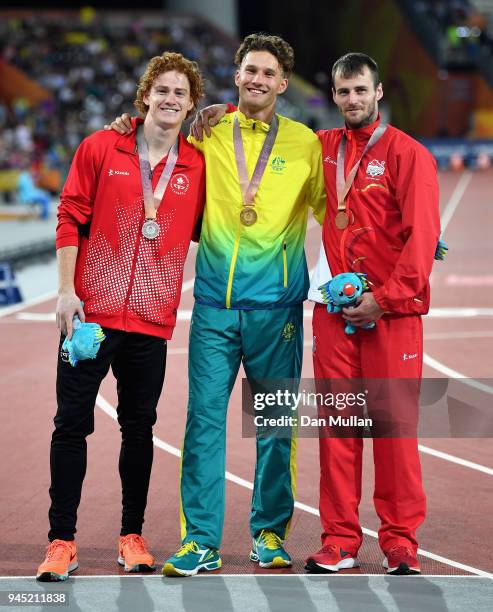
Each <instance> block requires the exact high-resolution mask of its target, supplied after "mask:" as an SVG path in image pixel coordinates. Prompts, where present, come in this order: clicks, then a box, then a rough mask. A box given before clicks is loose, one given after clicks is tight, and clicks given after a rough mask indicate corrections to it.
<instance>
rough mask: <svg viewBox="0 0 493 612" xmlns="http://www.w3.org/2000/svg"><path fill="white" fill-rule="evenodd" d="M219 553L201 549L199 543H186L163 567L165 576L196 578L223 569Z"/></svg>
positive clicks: (209, 549) (210, 549)
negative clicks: (196, 575)
mask: <svg viewBox="0 0 493 612" xmlns="http://www.w3.org/2000/svg"><path fill="white" fill-rule="evenodd" d="M221 565H222V561H221V557H220V556H219V552H218V551H217V550H214V549H212V548H200V546H199V544H198V543H197V542H194V541H191V542H186V543H185V544H183V546H182V547H181V548H180V550H179V551H178V552H177V553H176V555H173V556H172V557H170V558H169V559H168V560H167V561H166V562H165V564H164V565H163V570H162V571H163V574H164V575H165V576H195V574H197V573H198V572H206V571H207V572H208V571H211V570H217V569H219V568H220V567H221Z"/></svg>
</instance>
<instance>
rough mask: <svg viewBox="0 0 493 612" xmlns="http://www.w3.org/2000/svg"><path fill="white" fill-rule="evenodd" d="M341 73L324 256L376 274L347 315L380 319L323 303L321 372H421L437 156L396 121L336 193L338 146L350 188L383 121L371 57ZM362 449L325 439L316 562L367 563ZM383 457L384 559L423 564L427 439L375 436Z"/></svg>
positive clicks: (378, 472)
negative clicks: (348, 328)
mask: <svg viewBox="0 0 493 612" xmlns="http://www.w3.org/2000/svg"><path fill="white" fill-rule="evenodd" d="M332 79H333V99H334V102H335V103H336V104H337V106H338V107H339V110H340V111H341V113H342V115H343V117H344V120H345V127H344V128H342V129H337V130H327V131H321V132H319V137H320V140H321V142H322V147H323V163H324V171H325V185H326V189H327V201H328V206H327V212H326V216H325V222H324V227H323V238H322V240H323V247H324V249H323V251H324V252H322V257H323V256H324V255H325V257H326V259H327V262H328V265H329V267H330V272H331V273H332V275H334V276H335V275H336V274H338V273H340V272H350V271H354V272H363V273H365V274H367V275H368V276H367V279H368V282H369V285H370V288H371V292H368V293H364V294H363V296H362V299H361V302H360V304H359V305H358V306H357V307H356V308H354V309H352V310H349V309H344V310H343V313H344V314H343V317H344V319H346V320H347V321H349V322H351V323H352V324H353V325H356V326H362V325H365V324H367V323H371V322H377V321H378V323H377V324H376V327H375V328H374V329H371V330H363V329H360V330H358V331H357V332H356V333H355V334H353V335H347V334H346V333H345V332H344V324H343V321H342V320H341V317H340V316H339V315H337V314H329V313H328V312H327V309H326V306H325V305H324V304H321V303H320V304H316V305H315V309H314V314H313V336H314V338H313V341H314V370H315V377H316V378H317V379H331V378H332V379H334V378H345V379H348V378H357V379H358V378H365V379H371V378H381V379H390V378H408V379H420V378H421V373H422V358H423V340H422V323H421V316H420V315H422V314H425V313H426V312H427V311H428V308H429V299H430V290H429V282H428V278H429V275H430V272H431V267H432V263H433V257H434V253H435V247H436V245H437V241H438V238H439V233H440V220H439V209H438V185H437V176H436V164H435V162H434V160H433V158H432V156H431V154H430V153H429V152H428V151H427V150H426V149H425V148H424V147H423V146H421V145H420V144H419V143H418V142H416V141H415V140H413V139H412V138H410V137H409V136H407V135H406V134H404V133H403V132H401V131H400V130H398V129H396V128H394V127H392V126H387V128H386V130H385V131H384V132H383V134H382V135H380V138H379V139H378V140H377V141H376V142H375V144H373V146H371V148H370V149H369V150H367V151H366V153H365V154H364V156H363V158H362V159H361V163H360V165H359V168H358V170H357V172H356V174H355V178H354V182H353V184H352V186H351V187H350V188H349V191H348V194H347V196H346V198H345V199H343V198H341V193H340V194H339V198H338V193H337V191H338V190H337V187H336V184H337V180H336V174H337V163H338V161H337V160H338V151H339V145H340V143H341V140H343V138H344V139H345V146H344V142H343V145H342V148H341V151H340V154H339V159H341V158H342V153H344V177H342V178H343V181H342V184H341V187H340V188H339V191H340V192H342V186H343V185H344V179H347V178H348V175H349V173H350V170H351V169H352V168H353V166H354V165H355V163H356V162H357V161H358V160H359V159H360V158H361V156H362V155H363V153H364V151H365V147H366V145H367V143H368V141H369V139H370V137H371V136H372V134H373V133H374V132H375V130H376V129H377V127H378V126H380V125H381V124H382V122H381V119H380V116H379V114H378V101H379V100H380V99H381V98H382V95H383V90H382V85H381V83H380V80H379V76H378V67H377V65H376V63H375V62H374V61H373V60H372V59H371V58H370V57H368V56H367V55H364V54H359V53H350V54H347V55H345V56H343V57H342V58H340V59H339V60H338V61H337V62H336V63H335V64H334V67H333V71H332ZM380 131H381V130H380ZM380 131H379V132H377V133H376V134H375V136H376V135H377V134H380ZM374 138H375V137H374ZM370 144H372V143H370ZM340 163H341V162H340ZM339 182H341V181H339ZM339 202H340V204H339ZM312 296H313V292H312ZM368 408H369V410H370V409H371V406H369V407H368ZM411 409H412V408H411ZM362 450H363V439H362V438H345V437H333V438H330V437H323V435H321V436H320V469H321V478H320V518H321V521H322V527H323V534H322V549H321V550H320V551H319V552H318V553H316V554H314V555H312V556H311V557H309V558H308V560H307V565H306V568H307V570H309V571H312V572H336V571H338V570H339V569H343V568H350V567H355V566H356V565H357V564H358V563H357V560H356V555H357V553H358V549H359V547H360V545H361V542H362V531H361V527H360V524H359V519H358V506H359V502H360V498H361V464H362ZM373 455H374V463H375V492H374V503H375V509H376V511H377V513H378V515H379V517H380V520H381V527H380V530H379V543H380V547H381V549H382V551H383V553H384V555H385V560H384V567H386V568H387V571H388V572H389V573H394V574H409V573H418V572H419V563H418V560H417V558H416V552H417V548H418V544H417V541H416V529H417V528H418V527H419V525H420V524H421V523H422V522H423V520H424V517H425V495H424V492H423V488H422V481H421V467H420V462H419V456H418V448H417V440H416V438H414V437H409V438H404V437H400V438H399V437H394V438H391V437H387V438H385V437H375V438H374V439H373Z"/></svg>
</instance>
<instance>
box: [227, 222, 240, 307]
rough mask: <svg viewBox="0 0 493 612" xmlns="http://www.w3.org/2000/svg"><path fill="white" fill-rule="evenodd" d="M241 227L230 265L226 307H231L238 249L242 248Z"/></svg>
mask: <svg viewBox="0 0 493 612" xmlns="http://www.w3.org/2000/svg"><path fill="white" fill-rule="evenodd" d="M240 231H241V230H240V227H239V224H238V228H237V230H236V239H235V245H234V247H233V255H232V257H231V264H230V266H229V276H228V285H227V287H226V308H231V292H232V291H233V276H234V273H235V266H236V260H237V259H238V251H239V249H240Z"/></svg>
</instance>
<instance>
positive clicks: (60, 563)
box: [36, 540, 79, 582]
mask: <svg viewBox="0 0 493 612" xmlns="http://www.w3.org/2000/svg"><path fill="white" fill-rule="evenodd" d="M78 567H79V563H78V562H77V546H76V545H75V541H74V540H70V541H68V540H53V542H51V543H50V544H48V546H47V547H46V557H45V560H44V561H43V563H41V565H40V566H39V567H38V573H37V574H36V580H39V581H40V582H58V581H60V580H67V578H68V576H69V574H70V572H73V571H74V570H76V569H77V568H78Z"/></svg>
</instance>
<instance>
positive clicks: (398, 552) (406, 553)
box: [383, 546, 421, 576]
mask: <svg viewBox="0 0 493 612" xmlns="http://www.w3.org/2000/svg"><path fill="white" fill-rule="evenodd" d="M383 566H384V568H385V569H386V570H387V574H394V575H396V576H410V575H412V574H421V569H420V567H419V561H418V559H417V558H416V555H415V554H413V552H412V550H411V549H410V548H408V547H407V546H392V548H391V549H390V550H389V552H388V553H387V555H386V557H385V559H384V560H383Z"/></svg>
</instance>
